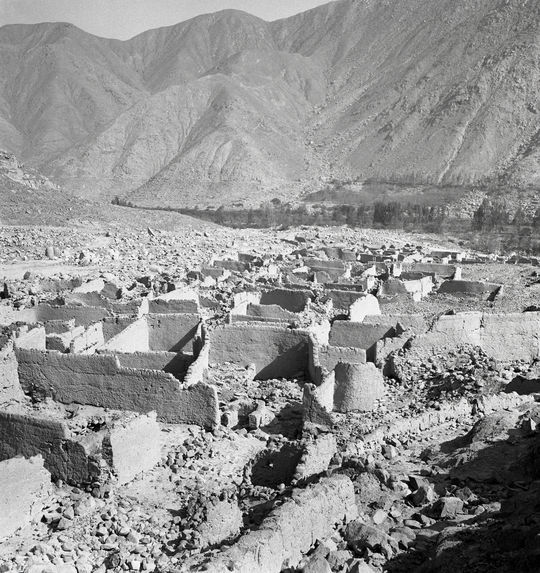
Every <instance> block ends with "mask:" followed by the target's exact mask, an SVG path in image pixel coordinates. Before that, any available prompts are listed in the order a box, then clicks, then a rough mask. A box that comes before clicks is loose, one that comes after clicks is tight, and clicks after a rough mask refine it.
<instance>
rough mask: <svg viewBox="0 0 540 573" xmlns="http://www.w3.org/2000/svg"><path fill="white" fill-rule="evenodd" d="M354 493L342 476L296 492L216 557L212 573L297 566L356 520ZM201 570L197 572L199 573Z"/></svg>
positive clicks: (274, 571)
mask: <svg viewBox="0 0 540 573" xmlns="http://www.w3.org/2000/svg"><path fill="white" fill-rule="evenodd" d="M357 514H358V510H357V507H356V504H355V498H354V488H353V483H352V482H351V480H350V479H349V478H348V477H346V476H343V475H336V476H332V477H329V478H323V479H321V480H320V481H319V482H318V483H316V484H314V485H310V486H308V487H307V488H306V489H296V490H294V491H293V494H292V497H291V499H290V500H288V501H286V502H285V503H283V504H282V505H280V506H279V507H278V508H277V509H275V510H273V511H272V512H271V513H270V514H269V515H268V517H266V519H264V521H263V522H262V523H261V525H260V527H259V528H258V529H256V530H254V531H250V532H249V533H247V534H246V535H244V536H242V537H241V538H240V539H239V540H238V541H237V542H236V543H235V544H234V545H232V546H231V547H229V548H227V549H225V550H224V551H222V552H221V553H218V554H216V555H214V556H213V557H212V559H211V561H210V563H209V564H207V565H206V569H205V571H207V572H208V573H230V571H235V573H279V572H280V571H281V570H282V567H283V564H284V563H288V565H289V566H290V567H295V566H297V565H298V564H299V563H300V561H301V560H302V557H303V555H304V554H305V553H307V552H308V551H309V549H310V548H311V547H312V546H313V544H314V543H315V541H316V540H324V539H325V538H327V537H329V536H330V535H331V534H332V532H333V530H334V527H335V526H336V525H338V524H341V523H343V522H345V523H347V522H349V521H351V520H353V519H355V518H356V517H357ZM195 570H199V569H195Z"/></svg>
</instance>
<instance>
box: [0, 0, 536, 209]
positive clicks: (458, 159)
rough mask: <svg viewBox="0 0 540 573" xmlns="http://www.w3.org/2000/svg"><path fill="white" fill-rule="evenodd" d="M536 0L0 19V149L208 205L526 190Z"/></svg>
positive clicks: (97, 181) (430, 0) (55, 172)
mask: <svg viewBox="0 0 540 573" xmlns="http://www.w3.org/2000/svg"><path fill="white" fill-rule="evenodd" d="M539 36H540V5H539V4H538V2H537V1H536V0H341V1H339V2H333V3H330V4H327V5H324V6H321V7H318V8H315V9H313V10H310V11H308V12H305V13H303V14H300V15H298V16H295V17H292V18H288V19H285V20H281V21H277V22H271V23H269V22H265V21H263V20H260V19H258V18H256V17H254V16H250V15H248V14H246V13H243V12H238V11H231V10H226V11H223V12H219V13H216V14H211V15H205V16H199V17H197V18H194V19H192V20H189V21H187V22H183V23H180V24H177V25H175V26H171V27H167V28H161V29H157V30H150V31H148V32H145V33H143V34H140V35H139V36H136V37H135V38H133V39H131V40H128V41H125V42H121V41H117V40H109V39H103V38H98V37H95V36H92V35H91V34H87V33H85V32H83V31H81V30H79V29H77V28H76V27H74V26H72V25H69V24H62V23H61V24H38V25H10V26H4V27H2V28H0V66H1V70H2V73H1V74H0V147H4V148H6V149H8V150H10V151H12V152H15V153H17V154H18V155H19V156H20V157H21V158H22V159H23V160H24V161H25V162H26V163H27V164H29V165H32V166H35V167H37V168H39V169H41V170H42V171H43V172H44V173H45V174H46V175H47V176H49V177H51V178H53V179H54V180H55V181H57V182H59V183H61V184H62V185H64V186H65V188H67V189H69V190H71V191H74V192H75V193H77V194H79V195H81V196H85V197H88V198H90V197H91V198H100V197H101V198H103V199H110V198H111V196H114V195H117V194H127V193H129V194H130V200H132V201H134V202H136V203H139V204H145V205H175V206H194V205H199V206H208V205H213V206H217V205H220V204H231V203H234V202H243V203H245V204H246V203H258V202H260V201H261V200H264V199H270V198H272V197H280V198H285V197H286V198H292V197H294V196H296V195H298V194H300V193H301V192H302V191H307V190H309V191H314V190H317V189H318V188H320V187H321V185H323V180H324V179H325V178H335V179H337V180H350V179H358V180H364V179H368V178H371V179H376V180H385V181H393V182H399V183H411V184H415V183H419V184H420V183H422V184H426V183H429V184H433V185H469V184H475V183H480V182H482V183H485V182H497V183H501V182H503V183H508V184H512V185H519V186H523V187H531V186H532V187H534V186H536V185H538V184H540V169H539V164H540V135H539V134H540V121H539V117H538V110H539V109H540V82H539V81H538V80H539V76H540V42H539V41H538V39H539Z"/></svg>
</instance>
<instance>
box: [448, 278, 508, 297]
mask: <svg viewBox="0 0 540 573" xmlns="http://www.w3.org/2000/svg"><path fill="white" fill-rule="evenodd" d="M501 288H502V285H500V284H495V283H484V282H480V281H462V280H451V281H444V282H443V283H442V284H441V286H440V287H439V290H438V291H437V292H438V293H442V294H454V295H478V296H479V295H493V294H496V293H498V292H499V291H500V289H501Z"/></svg>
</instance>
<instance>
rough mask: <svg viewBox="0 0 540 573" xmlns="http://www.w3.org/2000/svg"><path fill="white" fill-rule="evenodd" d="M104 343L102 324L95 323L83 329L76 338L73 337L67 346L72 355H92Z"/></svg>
mask: <svg viewBox="0 0 540 573" xmlns="http://www.w3.org/2000/svg"><path fill="white" fill-rule="evenodd" d="M104 343H105V339H104V338H103V323H102V322H96V323H95V324H91V325H90V326H89V327H88V328H85V329H84V331H83V332H82V333H81V334H79V335H78V336H75V337H73V340H72V341H71V344H70V345H69V351H70V352H71V353H72V354H93V353H94V352H95V351H96V349H97V348H99V347H101V346H103V344H104Z"/></svg>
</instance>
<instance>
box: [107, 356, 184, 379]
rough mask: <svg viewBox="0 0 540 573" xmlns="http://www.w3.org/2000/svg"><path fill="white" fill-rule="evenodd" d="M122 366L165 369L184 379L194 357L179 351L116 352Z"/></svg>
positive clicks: (141, 368) (164, 370)
mask: <svg viewBox="0 0 540 573" xmlns="http://www.w3.org/2000/svg"><path fill="white" fill-rule="evenodd" d="M114 355H115V356H116V357H117V358H118V361H119V363H120V366H123V367H124V368H136V369H140V370H163V372H169V373H170V374H172V375H173V376H174V377H175V378H177V379H178V380H184V378H185V376H186V372H187V371H188V369H189V367H190V366H191V364H193V361H194V358H193V356H191V355H186V354H182V353H177V352H133V353H114Z"/></svg>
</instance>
